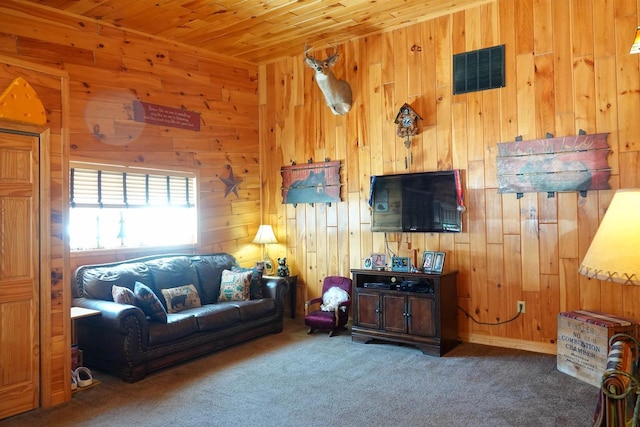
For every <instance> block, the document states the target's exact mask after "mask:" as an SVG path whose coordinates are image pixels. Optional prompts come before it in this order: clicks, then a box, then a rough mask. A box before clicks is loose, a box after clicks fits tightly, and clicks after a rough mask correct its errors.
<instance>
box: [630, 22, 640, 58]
mask: <svg viewBox="0 0 640 427" xmlns="http://www.w3.org/2000/svg"><path fill="white" fill-rule="evenodd" d="M629 53H631V54H633V53H640V27H638V28H636V38H635V40H634V41H633V45H631V50H630V51H629Z"/></svg>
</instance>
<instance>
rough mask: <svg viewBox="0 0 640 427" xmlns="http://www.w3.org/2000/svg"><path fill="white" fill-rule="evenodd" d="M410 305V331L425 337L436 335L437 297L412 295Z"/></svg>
mask: <svg viewBox="0 0 640 427" xmlns="http://www.w3.org/2000/svg"><path fill="white" fill-rule="evenodd" d="M408 306H409V329H408V332H409V333H410V334H413V335H421V336H423V337H434V336H435V335H436V317H435V307H436V301H435V299H433V298H426V297H417V296H410V297H409V301H408Z"/></svg>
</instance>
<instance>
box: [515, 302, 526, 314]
mask: <svg viewBox="0 0 640 427" xmlns="http://www.w3.org/2000/svg"><path fill="white" fill-rule="evenodd" d="M516 310H518V313H525V312H526V310H525V305H524V301H518V305H517V307H516Z"/></svg>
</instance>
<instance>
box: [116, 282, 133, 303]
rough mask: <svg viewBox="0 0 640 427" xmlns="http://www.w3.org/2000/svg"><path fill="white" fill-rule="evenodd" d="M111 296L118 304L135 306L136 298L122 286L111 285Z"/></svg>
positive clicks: (129, 290)
mask: <svg viewBox="0 0 640 427" xmlns="http://www.w3.org/2000/svg"><path fill="white" fill-rule="evenodd" d="M111 296H112V297H113V301H114V302H117V303H118V304H129V305H136V296H135V295H134V294H133V291H132V290H131V289H129V288H125V287H124V286H116V285H113V287H112V288H111Z"/></svg>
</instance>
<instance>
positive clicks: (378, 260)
mask: <svg viewBox="0 0 640 427" xmlns="http://www.w3.org/2000/svg"><path fill="white" fill-rule="evenodd" d="M371 261H372V262H373V269H374V270H384V268H385V267H386V266H387V254H381V253H372V254H371Z"/></svg>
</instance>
